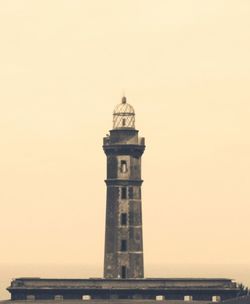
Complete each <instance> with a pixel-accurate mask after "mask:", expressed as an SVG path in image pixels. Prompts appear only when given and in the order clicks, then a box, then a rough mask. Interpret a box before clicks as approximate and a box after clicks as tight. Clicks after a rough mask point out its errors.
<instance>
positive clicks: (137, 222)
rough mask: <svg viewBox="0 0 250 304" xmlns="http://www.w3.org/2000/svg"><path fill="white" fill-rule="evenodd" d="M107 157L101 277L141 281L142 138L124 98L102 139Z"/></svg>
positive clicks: (133, 114) (131, 109) (132, 113)
mask: <svg viewBox="0 0 250 304" xmlns="http://www.w3.org/2000/svg"><path fill="white" fill-rule="evenodd" d="M103 149H104V152H105V154H106V156H107V179H106V181H105V182H106V185H107V202H106V204H107V205H106V231H105V257H104V277H105V278H117V279H119V278H120V279H126V278H143V276H144V270H143V244H142V208H141V184H142V182H143V181H142V179H141V156H142V154H143V152H144V149H145V144H144V138H141V137H138V130H136V129H135V112H134V109H133V107H132V106H131V105H130V104H128V103H127V100H126V97H123V98H122V102H121V103H120V104H119V105H117V106H116V108H115V110H114V113H113V129H112V130H110V134H109V135H107V136H106V137H105V138H104V142H103Z"/></svg>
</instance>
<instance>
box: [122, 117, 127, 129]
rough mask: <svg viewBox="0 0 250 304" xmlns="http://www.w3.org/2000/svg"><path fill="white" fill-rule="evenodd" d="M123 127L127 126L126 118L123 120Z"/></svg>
mask: <svg viewBox="0 0 250 304" xmlns="http://www.w3.org/2000/svg"><path fill="white" fill-rule="evenodd" d="M122 126H123V127H125V126H126V119H125V118H123V120H122Z"/></svg>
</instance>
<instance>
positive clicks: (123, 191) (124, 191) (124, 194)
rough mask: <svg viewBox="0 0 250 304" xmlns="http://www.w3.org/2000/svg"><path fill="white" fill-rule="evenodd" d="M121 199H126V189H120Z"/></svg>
mask: <svg viewBox="0 0 250 304" xmlns="http://www.w3.org/2000/svg"><path fill="white" fill-rule="evenodd" d="M121 196H122V199H127V188H126V187H122V195H121Z"/></svg>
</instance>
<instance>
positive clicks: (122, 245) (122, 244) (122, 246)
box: [121, 240, 128, 251]
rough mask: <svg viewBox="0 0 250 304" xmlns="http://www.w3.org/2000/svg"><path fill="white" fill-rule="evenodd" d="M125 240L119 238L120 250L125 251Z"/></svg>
mask: <svg viewBox="0 0 250 304" xmlns="http://www.w3.org/2000/svg"><path fill="white" fill-rule="evenodd" d="M127 247H128V246H127V240H121V251H127Z"/></svg>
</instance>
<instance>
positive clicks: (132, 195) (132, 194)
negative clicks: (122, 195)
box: [128, 187, 134, 199]
mask: <svg viewBox="0 0 250 304" xmlns="http://www.w3.org/2000/svg"><path fill="white" fill-rule="evenodd" d="M128 192H129V198H130V199H133V198H134V188H133V187H129V191H128Z"/></svg>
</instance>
